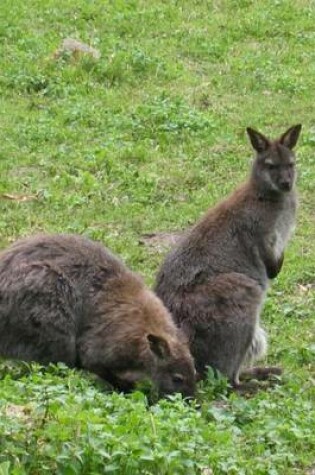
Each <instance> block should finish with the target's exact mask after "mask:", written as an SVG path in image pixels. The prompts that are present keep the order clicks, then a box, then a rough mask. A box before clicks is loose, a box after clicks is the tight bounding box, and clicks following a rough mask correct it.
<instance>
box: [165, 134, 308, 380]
mask: <svg viewBox="0 0 315 475" xmlns="http://www.w3.org/2000/svg"><path fill="white" fill-rule="evenodd" d="M300 130H301V125H296V126H294V127H291V128H290V129H289V130H287V131H286V132H285V133H284V134H283V135H282V136H281V137H280V138H279V139H277V140H274V141H271V140H269V139H267V138H266V137H265V136H264V135H262V134H260V133H259V132H256V131H255V130H253V129H251V128H248V129H247V133H248V135H249V138H250V141H251V144H252V146H253V148H254V149H255V151H256V152H257V156H256V158H255V160H254V162H253V165H252V171H251V175H250V177H249V179H248V180H247V181H246V182H245V183H244V184H243V185H241V186H240V187H239V188H238V189H237V190H236V191H234V193H232V194H231V195H230V196H229V197H228V198H226V199H225V200H224V201H222V202H220V203H219V204H217V205H216V206H215V207H214V208H211V209H210V210H209V211H208V212H207V213H206V214H205V216H204V217H203V218H202V219H201V220H200V221H199V222H198V223H197V224H196V225H195V226H194V227H193V228H192V230H190V231H189V232H188V233H187V234H186V235H185V236H184V237H183V239H182V240H181V242H180V243H179V245H178V247H176V248H175V249H174V250H172V251H171V252H170V254H169V255H168V256H167V257H166V259H165V261H164V263H163V265H162V267H161V269H160V271H159V273H158V276H157V282H156V292H157V295H158V296H159V297H160V298H161V299H162V300H163V302H164V303H165V305H166V307H167V308H168V309H169V310H170V312H171V313H172V316H173V319H174V321H175V322H176V323H177V325H178V326H179V327H180V328H181V329H183V330H184V332H185V333H186V335H187V337H188V339H189V342H190V349H191V352H192V354H193V356H194V358H195V364H196V369H197V372H198V373H199V374H200V375H201V376H202V375H204V374H205V371H206V366H208V365H209V366H212V367H213V368H216V369H218V370H219V371H220V372H222V373H223V374H224V375H226V376H227V377H228V378H229V379H230V381H231V383H232V384H233V385H234V386H239V384H240V383H239V374H240V369H241V367H242V366H244V364H248V363H252V362H253V361H254V360H255V359H258V358H259V357H261V356H262V355H263V354H264V353H265V352H266V349H267V341H266V335H265V332H264V330H263V329H262V328H261V327H260V324H259V314H260V310H261V307H262V304H263V301H264V298H265V293H266V290H267V287H268V280H269V279H273V278H274V277H276V276H277V274H278V273H279V272H280V270H281V267H282V263H283V253H284V249H285V246H286V244H287V241H288V239H289V237H290V234H291V232H292V230H293V228H294V223H295V213H296V206H297V198H296V193H295V190H294V185H295V177H296V174H295V157H294V153H293V152H292V149H293V148H294V146H295V145H296V143H297V140H298V137H299V134H300ZM270 372H271V373H272V372H274V373H277V374H279V372H281V370H280V369H279V368H256V369H255V368H252V375H254V376H256V377H262V376H264V375H265V376H267V375H268V373H270Z"/></svg>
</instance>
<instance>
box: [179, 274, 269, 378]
mask: <svg viewBox="0 0 315 475" xmlns="http://www.w3.org/2000/svg"><path fill="white" fill-rule="evenodd" d="M262 298H263V291H262V290H261V288H260V287H259V286H258V285H257V283H256V282H255V281H253V280H252V279H250V278H248V277H246V276H245V275H242V274H238V273H230V274H220V275H219V276H217V277H215V278H213V279H211V280H210V281H208V282H206V283H204V284H200V285H197V286H195V287H194V288H193V289H192V291H191V292H186V293H185V295H184V296H182V297H180V301H179V302H178V304H179V305H177V306H176V310H175V311H174V309H173V308H171V309H170V310H171V312H172V313H173V316H174V318H175V320H176V318H177V323H178V325H179V326H181V327H182V328H183V330H184V332H185V333H186V335H187V337H188V339H189V342H190V347H191V351H192V354H193V356H194V358H195V363H196V369H197V372H198V373H200V374H201V375H205V374H206V366H211V367H213V368H215V369H217V370H219V371H220V372H221V373H222V374H224V375H225V376H227V377H228V378H229V380H230V381H231V383H232V384H233V385H235V386H237V385H238V384H239V372H240V368H241V367H242V365H243V362H244V359H245V357H246V355H247V354H248V352H249V348H250V346H251V343H252V342H253V340H254V335H255V330H256V327H257V324H258V318H259V315H258V312H259V309H260V306H261V301H262Z"/></svg>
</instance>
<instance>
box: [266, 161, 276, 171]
mask: <svg viewBox="0 0 315 475" xmlns="http://www.w3.org/2000/svg"><path fill="white" fill-rule="evenodd" d="M266 166H267V168H268V170H274V169H275V168H277V165H275V164H274V163H270V162H269V163H268V162H267V163H266Z"/></svg>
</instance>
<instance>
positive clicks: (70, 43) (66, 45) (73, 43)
mask: <svg viewBox="0 0 315 475" xmlns="http://www.w3.org/2000/svg"><path fill="white" fill-rule="evenodd" d="M64 53H70V54H71V55H72V56H74V57H75V58H78V57H79V56H81V55H83V54H87V55H90V56H92V57H93V58H94V59H100V57H101V53H100V51H99V50H97V49H96V48H92V46H89V45H87V44H85V43H82V42H81V41H78V40H75V39H74V38H65V39H64V40H63V42H62V44H61V46H60V48H58V49H57V51H56V52H55V54H54V57H55V58H60V57H61V56H62V55H63V54H64Z"/></svg>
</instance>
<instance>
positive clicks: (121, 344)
mask: <svg viewBox="0 0 315 475" xmlns="http://www.w3.org/2000/svg"><path fill="white" fill-rule="evenodd" d="M0 355H1V356H3V357H9V358H18V359H22V360H26V361H38V362H40V363H42V364H47V363H49V362H52V363H56V362H58V361H60V362H64V363H66V364H67V365H68V366H70V367H79V368H84V369H87V370H90V371H92V372H94V373H96V374H97V375H99V376H100V377H102V378H104V379H105V380H107V381H109V382H110V383H112V384H113V385H114V386H115V387H117V388H118V389H121V390H127V391H128V390H130V389H133V387H134V386H135V384H136V383H137V382H139V381H142V380H144V379H151V381H152V382H153V384H154V385H155V386H156V388H157V390H158V392H159V394H160V395H161V396H163V395H166V394H170V393H174V392H179V393H182V394H183V396H193V394H194V391H195V368H194V363H193V359H192V357H191V354H190V352H189V348H188V345H187V342H185V341H184V338H183V337H182V336H181V332H180V331H179V330H178V328H177V327H176V325H175V324H174V322H173V320H172V318H171V316H170V314H169V312H168V311H167V309H166V308H165V307H164V305H163V304H162V302H161V301H160V299H158V297H156V296H155V295H154V293H153V292H152V291H150V290H149V289H148V288H146V287H145V286H144V284H143V282H142V280H141V279H140V277H139V276H138V275H137V274H135V273H133V272H131V271H130V270H129V269H127V267H126V266H125V265H124V264H123V263H122V262H121V261H120V260H119V259H118V258H117V257H115V256H114V255H112V254H111V253H110V251H108V250H107V249H106V248H104V247H103V246H102V245H101V244H99V243H96V242H93V241H91V240H89V239H87V238H84V237H81V236H76V235H39V236H35V237H31V238H26V239H22V240H20V241H18V242H16V243H15V244H13V245H12V246H11V247H10V248H9V249H7V250H6V251H4V252H2V254H0Z"/></svg>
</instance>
